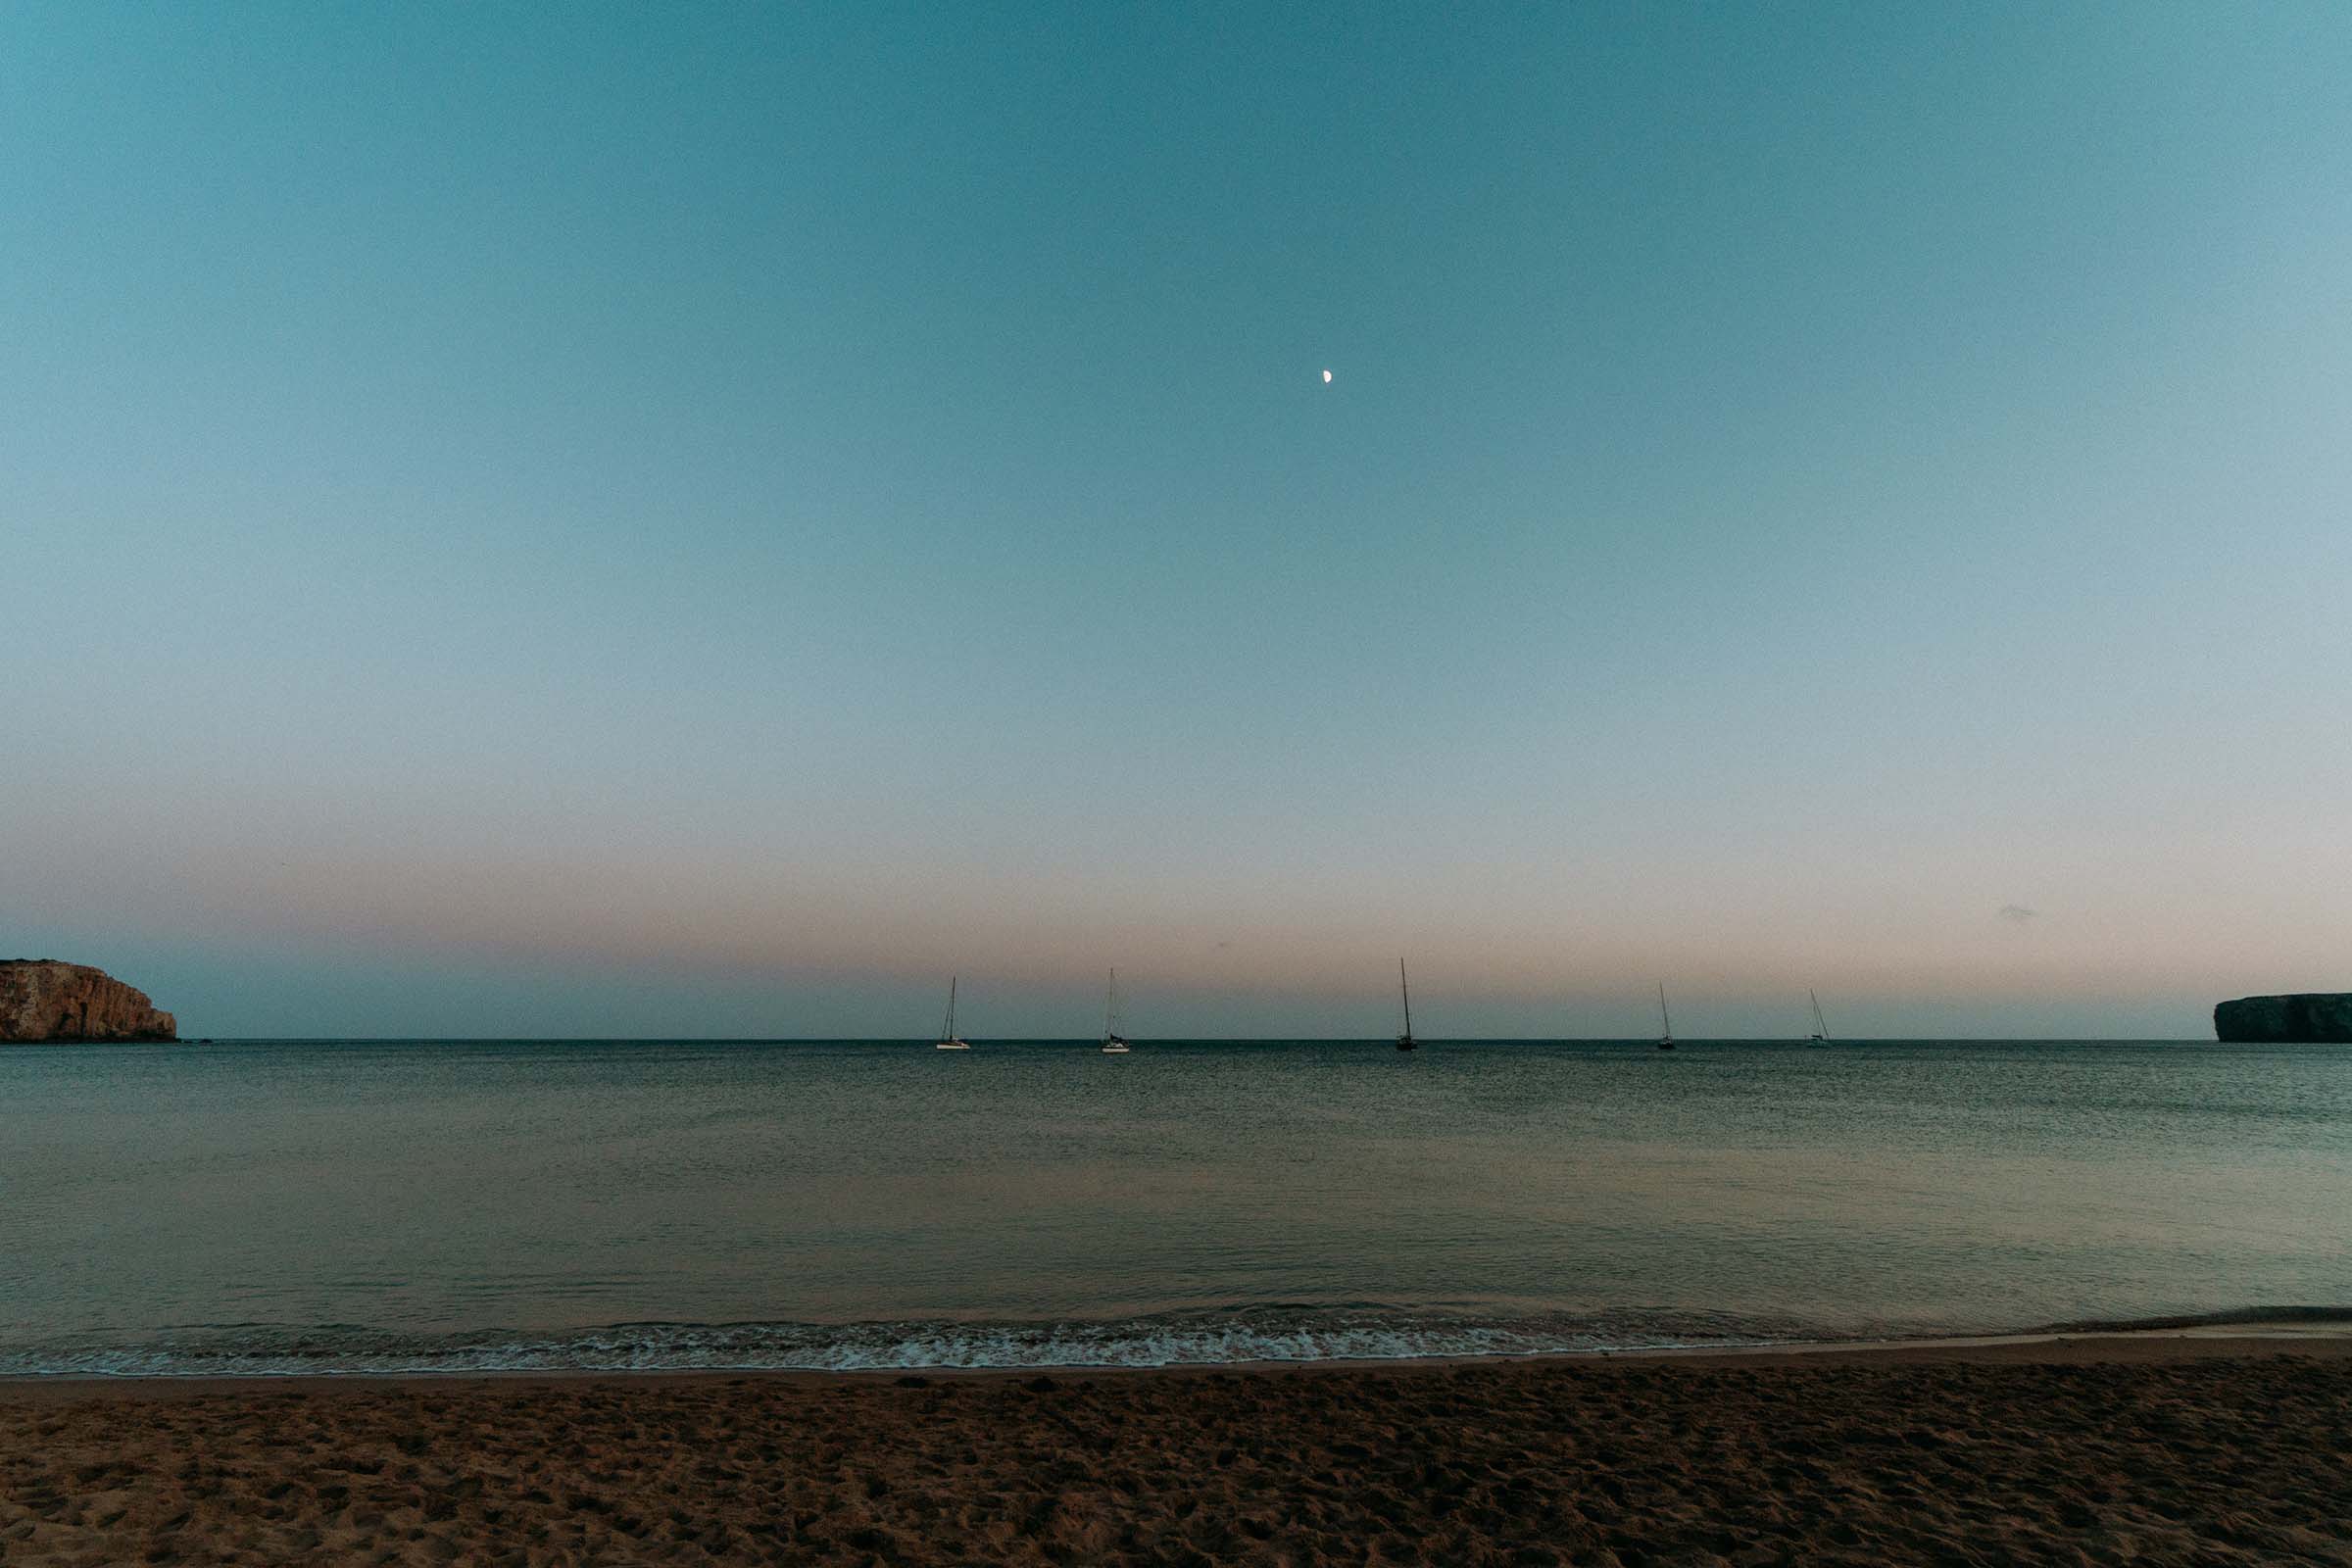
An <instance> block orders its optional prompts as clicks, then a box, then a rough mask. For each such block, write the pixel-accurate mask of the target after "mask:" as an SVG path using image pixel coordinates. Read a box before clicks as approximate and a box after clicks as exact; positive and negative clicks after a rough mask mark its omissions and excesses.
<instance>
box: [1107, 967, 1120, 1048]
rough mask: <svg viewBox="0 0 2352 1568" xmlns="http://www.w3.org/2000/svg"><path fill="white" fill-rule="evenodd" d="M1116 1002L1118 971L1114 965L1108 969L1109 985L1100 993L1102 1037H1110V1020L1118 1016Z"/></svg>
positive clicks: (1117, 997)
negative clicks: (1101, 994) (1101, 998)
mask: <svg viewBox="0 0 2352 1568" xmlns="http://www.w3.org/2000/svg"><path fill="white" fill-rule="evenodd" d="M1118 1003H1119V971H1118V970H1117V968H1115V967H1114V968H1112V970H1111V971H1110V986H1109V988H1108V989H1107V990H1105V991H1104V992H1103V1039H1105V1040H1108V1039H1109V1038H1110V1025H1111V1020H1112V1019H1113V1018H1115V1017H1117V1016H1118Z"/></svg>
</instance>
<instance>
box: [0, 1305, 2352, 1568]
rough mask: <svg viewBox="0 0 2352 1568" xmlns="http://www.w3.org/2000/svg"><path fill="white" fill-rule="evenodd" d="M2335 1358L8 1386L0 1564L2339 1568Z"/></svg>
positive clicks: (2246, 1351) (1688, 1357)
mask: <svg viewBox="0 0 2352 1568" xmlns="http://www.w3.org/2000/svg"><path fill="white" fill-rule="evenodd" d="M2347 1411H2352V1331H2347V1330H2344V1329H2342V1328H2333V1327H2323V1328H2316V1329H2315V1327H2314V1325H2312V1324H2311V1323H2309V1322H2307V1321H2306V1322H2296V1321H2293V1320H2291V1319H2290V1320H2287V1321H2285V1322H2283V1323H2278V1324H2276V1325H2266V1324H2259V1323H2240V1324H2230V1325H2217V1326H2209V1327H2203V1328H2176V1329H2154V1330H2139V1331H2134V1332H2130V1333H2121V1334H2109V1333H2063V1334H2042V1335H2021V1336H1992V1337H1981V1338H1976V1339H1971V1340H1966V1341H1950V1340H1943V1341H1903V1342H1891V1343H1873V1344H1844V1345H1835V1346H1814V1347H1801V1348H1797V1347H1774V1348H1740V1349H1722V1348H1708V1349H1691V1350H1665V1351H1660V1350H1652V1351H1634V1352H1623V1353H1613V1354H1593V1353H1588V1354H1579V1355H1552V1356H1533V1357H1521V1358H1507V1359H1506V1358H1493V1357H1488V1358H1473V1359H1456V1360H1450V1361H1448V1360H1420V1361H1397V1362H1379V1363H1368V1362H1307V1363H1257V1364H1253V1365H1250V1366H1228V1367H1213V1366H1185V1367H1163V1368H1096V1369H1077V1368H1055V1369H1054V1370H1053V1371H1052V1372H1050V1373H1048V1372H1043V1371H1041V1370H1039V1369H1036V1368H1024V1369H1018V1370H1013V1369H1001V1370H988V1371H957V1372H940V1373H912V1372H855V1373H824V1372H782V1371H779V1372H652V1373H611V1372H580V1373H561V1374H550V1373H544V1372H528V1373H516V1374H490V1373H461V1374H432V1375H424V1376H406V1377H385V1376H351V1377H317V1376H311V1377H299V1378H231V1379H204V1378H184V1379H183V1378H136V1379H102V1380H89V1379H78V1380H64V1379H61V1380H49V1379H24V1380H18V1381H15V1382H13V1383H9V1384H6V1385H0V1558H4V1559H5V1560H6V1561H7V1562H8V1563H9V1564H10V1565H11V1568H16V1565H18V1564H25V1565H55V1568H66V1565H74V1568H80V1565H95V1564H111V1563H117V1562H137V1561H144V1562H149V1563H156V1564H167V1563H179V1564H195V1563H216V1562H231V1561H234V1562H253V1561H270V1562H277V1561H300V1562H315V1563H341V1562H353V1563H369V1564H378V1565H392V1568H436V1565H441V1564H448V1563H454V1562H459V1561H481V1562H514V1563H538V1562H548V1563H590V1562H676V1563H713V1564H744V1565H752V1564H768V1563H796V1564H797V1563H821V1564H834V1563H839V1564H845V1565H846V1564H858V1565H859V1568H870V1565H872V1564H875V1563H877V1562H882V1563H890V1564H894V1565H906V1568H950V1565H956V1564H967V1563H974V1562H988V1563H1001V1564H1014V1565H1021V1568H1049V1565H1052V1568H1060V1565H1066V1564H1070V1563H1079V1562H1083V1563H1100V1564H1117V1565H1128V1564H1133V1565H1139V1568H1140V1565H1142V1564H1147V1563H1151V1564H1161V1563H1183V1564H1189V1565H1192V1568H1203V1565H1216V1568H1227V1565H1231V1568H1276V1565H1284V1568H1339V1565H1341V1564H1382V1565H1387V1564H1411V1565H1416V1568H1439V1565H1452V1564H1479V1565H1485V1568H1522V1565H1525V1568H1563V1565H1572V1564H1573V1565H1586V1564H1590V1565H1593V1568H1611V1565H1614V1568H1664V1565H1667V1564H1676V1565H1698V1568H1766V1565H1777V1564H1786V1563H1796V1562H1804V1563H1814V1562H1822V1563H1839V1564H1853V1565H1860V1564H1866V1563H1867V1564H1884V1563H1889V1562H1953V1563H1970V1562H1985V1563H1990V1562H2021V1561H2030V1562H2069V1563H2091V1562H2130V1563H2132V1564H2135V1565H2140V1568H2190V1565H2196V1568H2214V1565H2223V1568H2234V1565H2241V1564H2242V1565H2246V1568H2254V1565H2265V1568H2267V1565H2271V1564H2277V1563H2282V1562H2297V1563H2322V1564H2335V1565H2339V1568H2352V1519H2348V1518H2347V1517H2346V1516H2345V1515H2344V1513H2343V1510H2342V1507H2341V1497H2340V1495H2339V1494H2340V1491H2341V1489H2340V1486H2339V1485H2338V1480H2337V1469H2336V1467H2335V1465H2334V1463H2333V1456H2335V1455H2338V1454H2340V1453H2341V1452H2342V1451H2344V1445H2345V1443H2346V1441H2347V1432H2348V1430H2352V1429H2347V1426H2346V1412H2347Z"/></svg>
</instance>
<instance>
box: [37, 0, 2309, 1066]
mask: <svg viewBox="0 0 2352 1568" xmlns="http://www.w3.org/2000/svg"><path fill="white" fill-rule="evenodd" d="M2346 80H2352V11H2347V10H2346V9H2345V8H2343V7H2341V6H2340V5H2334V4H2313V5H2297V4H2291V3H2279V4H2273V5H2264V6H2259V7H2237V6H2222V5H2212V6H2200V5H2181V4H2149V5H2138V6H2125V7H2091V6H2082V7H2065V6H2059V7H2051V6H2043V5H2034V6H2008V5H1999V4H1995V5H1986V6H1981V7H1969V8H1952V7H1917V6H1850V7H1849V6H1832V5H1788V6H1778V5H1776V6H1753V7H1739V8H1710V7H1696V6H1693V7H1680V6H1640V7H1634V6H1624V7H1619V6H1610V5H1578V6H1556V7H1545V8H1532V7H1529V8H1523V7H1492V8H1489V7H1480V6H1473V7H1460V8H1454V7H1444V8H1441V7H1331V8H1318V7H1307V6H1299V7H1282V8H1266V7H1259V6H1245V5H1232V6H1211V5H1202V6H1184V7H1148V8H1146V7H1137V8H1119V7H1094V6H1077V5H1073V6H1068V7H1045V6H1021V5H1006V6H995V7H970V6H951V5H939V6H913V7H894V6H888V5H861V6H841V7H811V8H797V7H780V6H752V5H742V6H728V5H712V6H709V7H646V6H634V5H609V6H597V5H582V6H576V7H566V8H564V9H562V10H561V11H560V12H549V11H546V10H544V9H543V8H527V7H503V8H502V7H484V6H473V5H431V4H417V5H413V6H401V7H390V8H377V7H321V6H315V5H297V4H286V5H282V6H278V5H264V4H258V3H256V4H241V5H228V6H215V7H196V6H188V7H165V6H147V5H122V4H108V3H90V0H73V3H64V4H49V3H44V0H27V3H24V4H18V5H14V6H11V7H9V8H8V10H7V12H6V14H5V16H0V146H5V148H6V149H7V151H8V155H7V156H6V157H4V158H0V668H4V669H5V671H6V673H7V683H6V684H7V690H8V691H9V693H10V700H9V705H8V706H9V714H8V717H7V719H6V721H5V722H4V723H0V956H19V955H21V956H55V957H63V958H70V959H74V960H78V961H83V962H90V963H96V964H98V965H100V966H102V967H104V968H107V969H108V970H110V971H111V972H114V973H116V974H118V975H120V976H122V977H123V978H125V979H128V980H130V981H131V982H132V983H133V984H137V985H139V986H141V987H142V988H144V989H146V990H148V991H149V992H150V993H151V994H152V995H153V996H154V997H155V998H156V1001H157V1003H158V1005H163V1006H166V1007H170V1008H173V1009H174V1010H176V1011H177V1012H178V1014H179V1016H180V1020H181V1024H182V1027H183V1030H185V1031H186V1032H188V1033H191V1034H206V1035H214V1036H232V1035H297V1036H302V1035H318V1036H343V1035H366V1036H414V1035H437V1034H454V1035H481V1036H498V1035H534V1036H574V1035H576V1036H642V1035H671V1034H674V1035H679V1036H833V1035H850V1036H858V1037H888V1038H897V1037H906V1038H920V1037H921V1036H923V1035H924V1034H925V1033H926V1032H928V1031H929V1030H931V1029H933V1028H935V1027H936V1026H937V1021H938V1017H939V1014H940V1011H941V1008H942V1004H943V1002H944V994H945V992H946V989H947V982H948V978H949V976H950V975H951V974H959V975H960V976H961V977H962V979H961V988H962V989H961V996H962V1009H961V1015H960V1018H959V1022H960V1023H961V1024H962V1025H963V1027H964V1029H965V1030H966V1032H968V1033H971V1034H973V1035H975V1036H979V1037H988V1036H1000V1037H1003V1036H1019V1035H1046V1036H1056V1037H1079V1036H1084V1035H1086V1034H1088V1033H1089V1032H1090V1031H1093V1030H1095V1029H1097V1028H1099V1026H1100V1018H1101V1010H1100V1009H1101V999H1102V994H1103V973H1104V971H1105V970H1106V969H1107V968H1109V967H1110V966H1111V965H1114V964H1115V965H1117V966H1118V967H1119V969H1120V971H1121V979H1122V990H1123V991H1124V992H1125V993H1126V994H1127V997H1128V1004H1127V1008H1126V1013H1127V1017H1126V1021H1127V1025H1128V1029H1129V1032H1130V1033H1133V1034H1135V1035H1137V1036H1139V1037H1147V1038H1148V1037H1150V1036H1152V1035H1159V1036H1162V1037H1181V1036H1199V1035H1238V1036H1284V1035H1293V1034H1300V1035H1316V1036H1320V1035H1339V1036H1376V1035H1379V1034H1381V1033H1383V1032H1393V1031H1394V1029H1395V1027H1396V1005H1395V988H1394V981H1395V968H1396V963H1397V958H1398V956H1400V955H1401V956H1405V957H1406V958H1408V959H1409V960H1410V961H1411V963H1412V965H1413V973H1414V980H1415V987H1414V991H1415V1023H1416V1025H1417V1026H1418V1028H1419V1030H1420V1032H1421V1033H1423V1034H1424V1035H1426V1036H1431V1037H1441V1038H1442V1037H1444V1036H1447V1035H1452V1036H1457V1037H1469V1036H1616V1035H1640V1034H1642V1033H1646V1032H1648V1031H1650V1030H1651V1029H1652V1028H1653V1027H1654V1001H1655V999H1654V995H1653V991H1652V987H1653V986H1654V985H1655V984H1656V983H1657V982H1658V981H1659V980H1661V979H1663V980H1664V982H1665V983H1666V985H1667V987H1668V989H1669V993H1670V995H1672V996H1673V998H1674V1000H1675V1011H1676V1017H1675V1024H1676V1030H1677V1033H1678V1034H1682V1035H1686V1036H1692V1037H1697V1036H1706V1035H1792V1034H1799V1033H1802V1032H1804V1029H1805V1027H1806V1022H1805V1016H1806V1015H1805V994H1806V991H1807V989H1808V988H1813V989H1818V991H1819V992H1820V994H1821V997H1822V1005H1823V1006H1824V1008H1825V1009H1826V1010H1827V1012H1828V1014H1829V1018H1830V1023H1831V1028H1832V1031H1833V1032H1834V1033H1837V1034H1841V1035H1849V1036H1905V1035H1945V1036H1991V1037H2021V1036H2024V1037H2031V1036H2052V1035H2054V1036H2108V1035H2126V1036H2158V1037H2194V1036H2197V1035H2201V1034H2206V1033H2208V1032H2209V1030H2210V1008H2211V1005H2212V1004H2213V1003H2214V1002H2215V1001H2217V1000H2220V999H2222V998H2225V997H2231V996H2238V995H2243V994H2247V993H2253V992H2265V991H2278V990H2309V989H2346V988H2352V942H2348V941H2347V937H2348V936H2352V724H2347V722H2346V714H2347V712H2348V711H2352V627H2348V624H2347V621H2346V614H2345V607H2346V604H2347V602H2348V596H2347V590H2348V589H2352V505H2348V504H2352V265H2347V258H2348V257H2352V93H2348V92H2346V91H2345V90H2344V86H2343V84H2344V82H2345V81H2346ZM1326 369H1328V370H1329V371H1330V372H1331V376H1330V379H1329V381H1328V382H1326V381H1325V379H1324V377H1323V372H1324V371H1325V370H1326Z"/></svg>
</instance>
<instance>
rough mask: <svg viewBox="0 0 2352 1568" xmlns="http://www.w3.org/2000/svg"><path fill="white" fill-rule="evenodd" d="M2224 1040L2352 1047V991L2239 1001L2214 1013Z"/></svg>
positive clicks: (2214, 1022)
mask: <svg viewBox="0 0 2352 1568" xmlns="http://www.w3.org/2000/svg"><path fill="white" fill-rule="evenodd" d="M2213 1032H2214V1034H2215V1035H2217V1036H2219V1037H2220V1038H2221V1039H2224V1040H2249V1041H2256V1042H2261V1043H2264V1044H2277V1043H2283V1042H2286V1041H2290V1040H2307V1041H2318V1042H2323V1043H2326V1044H2330V1045H2352V991H2305V992H2301V993H2299V994H2297V995H2295V996H2291V997H2240V998H2238V999H2237V1000H2236V1001H2235V1002H2225V1003H2223V1004H2222V1005H2220V1006H2218V1007H2215V1008H2214V1009H2213Z"/></svg>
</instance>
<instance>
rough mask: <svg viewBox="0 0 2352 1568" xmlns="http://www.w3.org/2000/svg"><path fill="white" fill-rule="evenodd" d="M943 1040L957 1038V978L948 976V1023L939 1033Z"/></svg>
mask: <svg viewBox="0 0 2352 1568" xmlns="http://www.w3.org/2000/svg"><path fill="white" fill-rule="evenodd" d="M939 1038H940V1039H942V1040H953V1039H955V1038H956V976H954V975H950V976H948V1021H947V1023H946V1024H945V1025H943V1026H942V1027H941V1029H940V1031H939Z"/></svg>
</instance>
